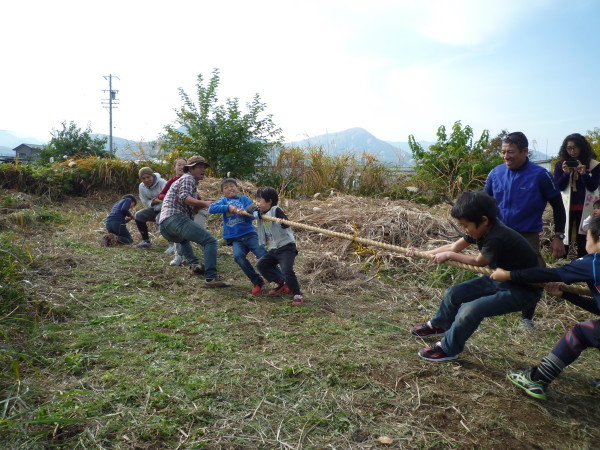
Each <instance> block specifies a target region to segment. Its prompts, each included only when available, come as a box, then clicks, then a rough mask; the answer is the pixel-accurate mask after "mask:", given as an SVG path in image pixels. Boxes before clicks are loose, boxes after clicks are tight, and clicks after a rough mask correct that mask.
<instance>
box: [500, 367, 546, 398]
mask: <svg viewBox="0 0 600 450" xmlns="http://www.w3.org/2000/svg"><path fill="white" fill-rule="evenodd" d="M506 378H508V379H509V380H510V381H512V382H513V383H514V384H516V385H517V386H519V387H520V388H521V389H523V390H524V391H525V392H526V393H527V394H528V395H531V396H532V397H535V398H539V399H541V400H546V398H547V397H546V386H548V384H547V383H544V382H543V381H533V380H532V379H531V369H527V370H509V371H508V373H507V374H506Z"/></svg>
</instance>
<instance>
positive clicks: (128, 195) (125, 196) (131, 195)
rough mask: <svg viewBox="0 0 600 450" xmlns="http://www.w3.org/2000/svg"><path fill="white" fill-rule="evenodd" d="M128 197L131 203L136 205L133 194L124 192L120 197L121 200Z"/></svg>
mask: <svg viewBox="0 0 600 450" xmlns="http://www.w3.org/2000/svg"><path fill="white" fill-rule="evenodd" d="M126 198H128V199H129V200H131V201H132V202H133V203H135V204H136V205H137V200H136V199H135V196H134V195H133V194H125V195H124V196H123V197H121V199H122V200H124V199H126Z"/></svg>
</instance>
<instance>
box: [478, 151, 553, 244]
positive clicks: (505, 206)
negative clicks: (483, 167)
mask: <svg viewBox="0 0 600 450" xmlns="http://www.w3.org/2000/svg"><path fill="white" fill-rule="evenodd" d="M484 190H485V191H486V192H487V193H488V194H490V195H491V196H492V197H494V198H495V199H496V201H497V202H498V210H499V211H498V212H499V215H498V218H499V219H500V220H501V221H502V222H503V223H504V224H505V225H507V226H509V227H510V228H512V229H513V230H516V231H518V232H520V233H539V232H540V231H542V214H543V213H544V210H545V209H546V204H547V202H548V201H549V200H550V199H552V198H554V197H558V196H560V191H559V190H558V188H557V187H556V185H555V184H554V180H553V178H552V175H550V172H548V171H547V170H546V169H544V168H543V167H541V166H538V165H537V164H535V163H532V162H531V161H529V158H527V161H526V162H525V164H523V165H522V166H521V167H519V168H518V169H515V170H511V169H509V168H508V167H506V165H505V164H500V165H499V166H496V167H494V168H493V169H492V170H491V172H490V173H489V175H488V177H487V180H486V182H485V187H484Z"/></svg>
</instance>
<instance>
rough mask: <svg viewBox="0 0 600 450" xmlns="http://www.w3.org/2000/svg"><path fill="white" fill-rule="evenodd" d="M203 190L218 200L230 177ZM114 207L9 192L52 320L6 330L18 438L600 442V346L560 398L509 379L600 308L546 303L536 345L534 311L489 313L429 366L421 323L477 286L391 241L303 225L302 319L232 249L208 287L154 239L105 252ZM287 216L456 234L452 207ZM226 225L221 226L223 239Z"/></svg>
mask: <svg viewBox="0 0 600 450" xmlns="http://www.w3.org/2000/svg"><path fill="white" fill-rule="evenodd" d="M243 187H244V189H246V190H247V192H246V193H250V192H252V191H253V190H254V189H255V187H254V186H251V185H249V184H248V185H244V186H243ZM132 189H134V187H133V186H132ZM201 193H202V196H203V198H208V199H216V198H218V197H219V196H220V194H219V192H218V180H216V179H212V180H205V181H203V182H202V183H201ZM118 197H119V196H117V195H113V194H110V193H98V194H95V195H94V196H93V197H89V198H70V199H67V200H66V201H65V202H64V203H49V202H48V200H46V198H45V197H32V196H29V195H25V194H22V193H17V192H3V193H2V197H1V198H0V203H1V204H2V205H3V206H2V208H3V209H2V214H1V215H0V242H1V243H4V244H3V245H7V244H6V242H10V245H12V247H10V254H14V255H18V257H19V258H20V259H19V261H21V260H22V261H23V263H24V264H26V267H25V271H24V273H23V279H26V280H27V281H26V282H23V283H24V285H25V286H26V292H27V295H28V299H29V301H30V303H31V305H29V307H30V308H32V310H35V311H36V314H37V316H36V317H37V318H38V320H37V321H36V322H35V326H32V327H31V328H29V329H28V332H27V333H26V334H24V335H23V336H21V338H20V339H19V340H17V338H16V336H15V335H14V334H12V333H10V332H8V331H3V333H2V334H0V348H2V349H3V352H4V353H0V358H2V359H0V361H2V362H3V363H4V364H0V367H2V369H0V370H3V371H4V372H2V375H3V377H2V378H0V392H1V393H2V401H3V404H4V406H3V417H2V418H3V428H2V432H1V433H2V441H3V442H5V445H6V443H9V445H10V447H11V448H50V447H56V448H58V447H60V448H131V449H134V448H135V449H156V448H182V449H187V448H200V447H206V448H265V449H266V448H297V449H302V448H307V449H309V448H310V449H313V448H314V449H317V448H318V449H320V448H339V449H342V448H343V449H350V448H352V449H373V448H380V447H382V444H381V442H382V440H381V439H383V438H388V439H391V440H392V442H393V443H392V444H391V445H390V446H389V447H388V448H556V447H557V446H559V447H565V448H593V447H595V446H596V444H595V443H597V442H598V440H599V439H600V430H599V428H598V426H597V425H598V423H599V422H600V410H599V409H598V408H597V405H598V393H594V392H592V390H591V388H590V387H589V381H590V380H591V379H593V378H596V377H597V367H598V364H597V362H598V359H597V358H598V355H597V352H592V351H588V352H585V353H584V355H583V356H582V357H581V358H580V359H579V361H578V362H577V363H576V364H574V365H573V367H571V368H569V369H567V370H566V371H565V373H564V374H563V375H562V376H561V377H560V378H559V379H558V380H557V381H556V382H555V383H553V385H552V389H551V394H550V398H549V400H548V401H546V402H543V401H537V400H535V399H532V398H530V397H527V396H526V395H524V394H523V393H522V392H520V391H518V390H517V389H516V388H515V387H514V386H512V385H511V384H510V383H509V382H508V381H506V379H505V374H506V371H507V370H509V369H516V368H526V367H531V366H532V365H533V364H535V363H536V362H537V361H539V359H540V358H541V357H542V356H544V355H546V354H547V353H548V351H549V350H550V349H551V347H552V345H553V344H554V343H555V342H556V340H557V339H558V338H559V337H560V336H561V335H562V334H563V332H564V331H565V330H566V329H568V327H570V326H571V325H572V324H573V323H575V322H576V321H578V320H583V319H586V318H589V313H587V312H584V311H582V310H580V309H578V308H577V307H575V306H573V305H571V304H569V303H566V302H562V301H556V300H553V299H550V298H548V299H547V300H546V301H545V302H543V303H542V304H540V306H539V307H538V313H537V316H536V319H537V322H536V323H537V330H536V331H535V332H534V333H521V332H519V330H518V327H517V323H518V314H512V315H508V316H503V317H497V318H492V319H487V320H485V321H484V323H483V324H482V325H481V326H480V328H479V330H478V331H477V332H476V333H475V334H474V335H473V336H472V338H471V339H470V340H469V342H468V344H467V349H466V350H465V352H464V353H463V354H461V358H460V359H459V360H457V361H455V362H450V363H437V364H436V363H428V362H426V361H422V360H420V359H419V358H418V356H417V355H416V352H417V350H418V349H419V348H421V347H423V346H424V345H425V344H427V343H429V341H423V340H421V339H414V338H412V337H410V335H409V329H410V327H411V326H412V325H413V324H416V323H421V322H422V321H424V320H426V319H428V318H429V317H430V316H431V314H432V312H434V311H435V310H436V308H437V305H438V303H439V300H440V296H441V294H442V292H443V289H444V288H446V287H447V286H448V285H449V284H451V283H454V282H457V281H460V280H462V279H464V277H471V276H473V274H472V273H470V272H465V271H462V270H459V269H454V268H451V267H448V266H432V265H431V264H429V263H427V262H426V261H423V260H415V259H407V258H404V257H402V256H401V255H400V254H398V253H396V252H393V251H390V250H381V249H377V248H371V250H376V252H375V254H374V255H373V254H372V253H369V252H368V251H364V249H363V252H362V253H361V255H362V256H359V255H357V254H356V249H355V248H354V247H353V246H352V245H351V243H350V242H349V241H347V240H344V239H340V238H333V237H329V236H327V235H324V234H322V233H319V232H315V231H305V230H302V229H295V230H294V233H295V235H296V239H297V241H298V247H299V252H300V253H299V255H298V259H297V264H296V273H297V274H298V277H299V281H300V283H301V285H302V290H303V292H304V294H305V305H304V306H303V307H292V306H291V305H290V298H289V297H287V296H284V295H268V294H261V295H258V296H251V295H250V294H249V290H250V283H249V282H248V280H247V279H246V278H245V276H244V275H243V273H242V272H241V270H240V269H239V268H238V267H237V266H236V264H235V262H234V261H233V257H232V250H231V247H230V246H227V245H225V243H223V242H221V244H220V246H219V250H218V264H219V270H220V272H221V273H222V274H223V275H224V277H225V278H227V279H229V280H231V281H232V282H233V287H231V288H227V289H221V290H214V289H213V290H210V289H206V288H204V287H203V280H202V279H201V278H198V277H194V276H192V275H191V274H190V273H189V271H188V270H187V269H186V268H185V267H170V266H169V265H168V262H169V260H170V259H171V256H170V255H165V254H164V253H163V252H164V250H165V248H166V243H165V241H164V240H163V239H162V238H161V237H160V236H159V234H158V233H157V232H156V230H152V237H153V243H154V245H153V246H152V247H151V248H150V249H147V250H134V249H132V248H130V247H117V248H101V247H100V246H99V245H98V242H99V238H100V236H101V234H102V233H103V232H104V231H103V223H102V221H103V219H104V218H105V216H106V214H107V213H108V211H109V210H110V207H111V206H112V204H113V203H114V202H115V201H116V200H117V199H118ZM282 207H283V208H284V209H285V211H286V213H287V214H288V216H289V217H290V219H291V220H293V221H297V222H301V223H305V224H309V225H312V226H316V227H320V228H326V229H328V230H332V231H338V232H342V233H347V234H348V233H349V234H353V233H354V228H353V225H352V224H356V229H357V230H358V233H359V235H360V236H362V237H367V238H371V239H374V240H376V241H380V242H387V243H390V244H394V245H401V246H403V247H407V246H415V247H417V248H423V249H426V248H431V247H432V246H435V245H440V244H441V243H444V242H447V239H448V238H450V237H451V236H453V235H454V233H455V232H454V231H453V229H452V227H451V226H450V225H449V222H448V207H447V205H446V206H444V205H442V206H437V207H433V208H432V207H426V208H425V207H421V206H419V205H416V204H412V203H410V202H407V201H389V200H385V199H371V198H369V199H365V198H360V197H350V196H344V195H339V196H338V195H336V196H333V197H328V198H318V199H311V200H292V199H285V200H283V201H282ZM220 220H221V219H220V217H219V216H218V215H212V216H211V219H210V220H209V224H208V227H209V230H210V231H211V232H212V233H213V234H215V235H216V236H220V233H221V224H220ZM130 230H132V226H131V225H130ZM133 235H134V238H135V239H136V240H137V239H138V238H139V236H138V233H137V231H136V232H133ZM4 248H6V247H4ZM367 250H369V249H367ZM195 251H196V252H199V250H198V248H197V247H195ZM27 255H30V258H31V259H29V257H28V256H27ZM251 260H252V261H254V260H253V259H251ZM379 264H380V271H379V277H378V278H374V279H373V275H375V274H376V273H377V269H376V267H377V266H378V265H379ZM9 313H10V311H7V313H6V315H5V316H4V317H0V321H4V322H1V323H2V324H3V325H5V324H11V322H10V314H12V313H10V314H9ZM13 313H14V312H13ZM21 323H22V322H19V324H21ZM3 330H8V328H3ZM11 358H12V359H11ZM11 361H16V362H15V363H13V364H16V365H11ZM15 367H17V368H18V377H16V376H15V373H16V370H15Z"/></svg>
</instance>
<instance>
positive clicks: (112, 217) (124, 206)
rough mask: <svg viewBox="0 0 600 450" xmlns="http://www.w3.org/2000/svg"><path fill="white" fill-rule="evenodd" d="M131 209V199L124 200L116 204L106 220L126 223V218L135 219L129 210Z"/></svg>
mask: <svg viewBox="0 0 600 450" xmlns="http://www.w3.org/2000/svg"><path fill="white" fill-rule="evenodd" d="M130 207H131V199H130V198H122V199H121V200H119V201H118V202H117V203H115V204H114V205H113V207H112V209H111V210H110V213H109V214H108V217H107V218H106V221H107V222H119V223H125V217H133V215H132V214H131V211H129V208H130Z"/></svg>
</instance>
